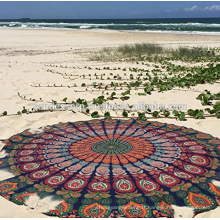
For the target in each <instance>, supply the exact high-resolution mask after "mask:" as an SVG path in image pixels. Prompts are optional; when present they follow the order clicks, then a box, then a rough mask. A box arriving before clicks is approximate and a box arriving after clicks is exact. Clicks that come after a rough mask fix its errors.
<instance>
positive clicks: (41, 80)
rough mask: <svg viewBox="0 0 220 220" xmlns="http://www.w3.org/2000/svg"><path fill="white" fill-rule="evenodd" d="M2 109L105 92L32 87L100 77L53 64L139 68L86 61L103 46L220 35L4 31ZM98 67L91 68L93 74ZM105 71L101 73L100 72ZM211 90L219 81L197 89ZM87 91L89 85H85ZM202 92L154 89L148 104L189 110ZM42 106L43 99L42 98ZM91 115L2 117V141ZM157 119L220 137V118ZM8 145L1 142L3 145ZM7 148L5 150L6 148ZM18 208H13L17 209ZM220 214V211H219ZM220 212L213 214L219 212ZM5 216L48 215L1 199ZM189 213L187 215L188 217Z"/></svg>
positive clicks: (197, 41) (219, 41)
mask: <svg viewBox="0 0 220 220" xmlns="http://www.w3.org/2000/svg"><path fill="white" fill-rule="evenodd" d="M0 36H1V38H0V39H1V40H0V75H1V78H0V113H2V112H3V111H7V112H8V114H14V113H17V112H18V111H21V110H22V108H23V106H25V107H26V108H29V109H31V108H32V107H33V104H34V102H31V101H27V100H21V98H20V97H19V96H18V93H20V94H21V95H22V96H26V99H30V98H32V99H36V100H39V98H41V99H42V100H44V102H45V101H48V102H50V101H51V100H52V99H53V100H56V101H60V102H61V101H62V99H63V98H64V97H68V100H70V101H73V100H76V99H77V98H79V97H80V98H86V99H87V100H91V99H92V98H95V97H97V96H98V95H100V93H99V92H96V93H93V94H91V93H89V92H82V93H77V92H74V90H76V89H79V90H82V87H79V88H66V87H63V88H62V87H61V88H58V87H57V88H48V87H41V88H37V87H32V86H31V85H39V84H40V85H48V84H50V85H53V84H56V85H60V84H62V85H70V86H71V85H73V84H74V83H76V84H77V85H81V84H82V83H91V82H93V81H96V80H92V81H90V80H88V79H82V78H79V77H76V80H74V81H73V80H70V79H65V78H63V77H62V76H61V75H59V74H55V73H52V72H47V69H50V70H53V71H55V72H60V73H62V74H65V73H67V74H73V75H78V76H80V75H82V74H85V75H86V74H88V72H89V71H88V70H87V69H72V68H60V67H57V68H56V67H48V65H57V66H59V65H63V66H67V67H81V68H83V67H84V66H91V67H94V68H95V67H104V66H109V67H115V66H117V67H118V66H122V67H126V66H134V67H135V64H132V65H130V64H126V63H108V64H106V63H98V62H90V61H88V60H86V57H85V54H84V53H85V52H86V51H88V50H93V49H95V50H96V49H97V48H102V47H115V46H119V45H122V44H130V43H144V42H145V43H147V42H150V43H158V44H161V45H164V46H171V47H177V46H179V45H189V46H209V47H220V36H208V35H204V36H203V35H183V34H161V33H157V34H156V33H139V32H123V31H121V32H119V31H94V30H77V31H76V30H74V31H69V30H68V31H64V30H11V29H10V30H9V29H1V30H0ZM94 72H96V71H94V70H91V71H90V72H89V73H94ZM98 73H101V72H98ZM204 89H209V90H210V91H211V92H214V93H215V92H219V84H214V85H198V86H196V87H194V88H193V89H192V90H200V91H203V90H204ZM84 90H85V89H84ZM132 94H133V95H134V96H133V97H132V98H131V99H130V100H129V102H128V103H130V104H131V103H132V104H134V103H137V101H145V99H146V97H145V96H137V95H135V93H132ZM198 94H199V93H198V92H194V91H174V90H173V91H167V92H164V93H157V92H154V93H153V94H152V95H151V96H148V97H147V98H148V103H154V101H156V102H157V103H161V104H171V103H174V104H180V103H182V104H187V107H188V109H189V108H194V109H195V108H201V104H200V101H199V100H196V99H195V98H196V96H197V95H198ZM39 104H40V102H39ZM89 119H91V117H89V116H86V115H84V114H82V113H80V112H77V113H76V114H74V113H72V112H67V111H63V112H52V113H51V112H45V113H35V114H23V115H22V116H18V115H14V116H5V117H0V139H6V138H9V137H10V136H12V135H14V134H16V133H19V132H22V131H23V130H24V129H27V128H32V129H37V128H39V127H41V126H45V125H51V124H56V123H58V122H67V121H78V120H89ZM157 121H161V122H167V123H173V124H176V125H182V126H186V127H191V128H194V129H196V130H199V131H202V132H205V133H209V134H211V135H213V136H216V137H219V138H220V132H219V120H217V119H216V118H207V119H205V120H195V119H188V120H187V121H176V120H173V119H157ZM1 146H2V145H0V148H1ZM0 150H1V149H0ZM11 210H13V212H12V211H11ZM218 213H219V212H218ZM219 214H220V213H219ZM219 214H213V213H212V214H207V213H206V215H205V217H207V215H208V216H212V217H214V216H218V215H219ZM0 217H45V216H44V215H42V214H40V213H39V212H37V211H36V212H35V211H33V210H31V209H30V208H28V207H22V208H21V207H19V206H17V205H15V204H13V203H11V202H8V201H7V200H5V199H3V198H2V197H0ZM183 217H184V216H183Z"/></svg>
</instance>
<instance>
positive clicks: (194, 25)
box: [0, 18, 220, 35]
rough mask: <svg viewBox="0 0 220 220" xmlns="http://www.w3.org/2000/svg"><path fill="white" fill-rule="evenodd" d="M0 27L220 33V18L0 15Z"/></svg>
mask: <svg viewBox="0 0 220 220" xmlns="http://www.w3.org/2000/svg"><path fill="white" fill-rule="evenodd" d="M0 28H19V29H66V30H74V29H98V30H119V31H142V32H143V31H145V32H174V33H189V34H190V33H191V34H193V33H203V34H216V35H218V34H220V18H164V19H28V18H23V19H17V20H3V19H0Z"/></svg>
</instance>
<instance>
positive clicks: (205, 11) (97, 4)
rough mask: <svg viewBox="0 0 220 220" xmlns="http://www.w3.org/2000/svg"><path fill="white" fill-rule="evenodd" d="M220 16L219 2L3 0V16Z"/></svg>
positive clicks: (53, 17)
mask: <svg viewBox="0 0 220 220" xmlns="http://www.w3.org/2000/svg"><path fill="white" fill-rule="evenodd" d="M196 17H197V18H198V17H220V2H218V1H161V2H158V1H157V2H156V1H94V2H93V1H71V2H69V1H68V2H64V1H62V2H61V1H58V2H57V1H54V2H53V1H50V2H40V1H39V2H37V1H31V2H27V1H24V2H22V1H19V2H17V1H16V2H8V1H7V2H2V1H1V2H0V19H19V18H31V19H116V18H118V19H123V18H196Z"/></svg>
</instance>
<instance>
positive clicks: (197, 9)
mask: <svg viewBox="0 0 220 220" xmlns="http://www.w3.org/2000/svg"><path fill="white" fill-rule="evenodd" d="M183 10H184V11H188V12H190V11H200V10H201V8H200V7H198V6H197V5H194V6H192V7H191V8H184V9H183Z"/></svg>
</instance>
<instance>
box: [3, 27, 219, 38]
mask: <svg viewBox="0 0 220 220" xmlns="http://www.w3.org/2000/svg"><path fill="white" fill-rule="evenodd" d="M0 30H30V31H33V30H37V31H39V30H42V31H95V32H122V33H148V34H177V35H199V36H220V32H214V31H213V32H208V31H167V30H165V31H162V30H143V31H142V30H111V29H95V28H93V29H89V28H77V29H76V28H75V29H74V28H20V27H19V28H11V27H10V28H9V27H0Z"/></svg>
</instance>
